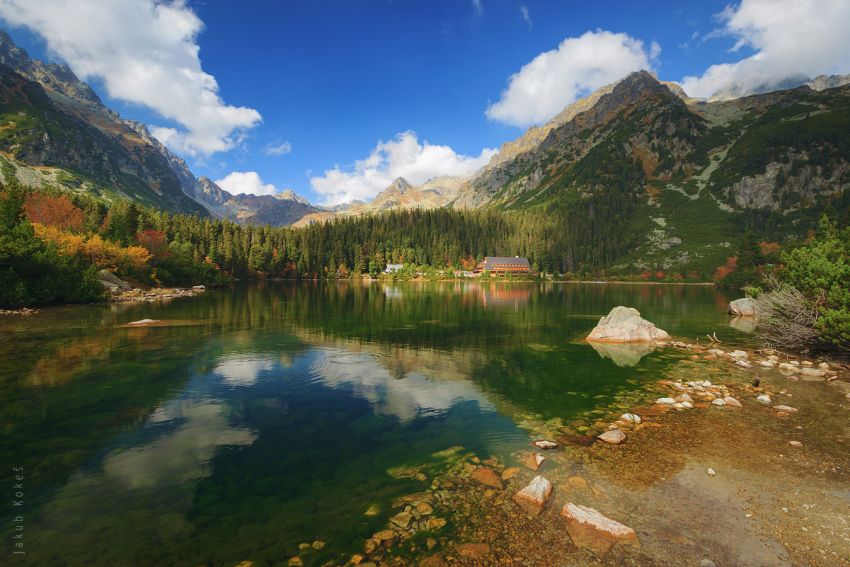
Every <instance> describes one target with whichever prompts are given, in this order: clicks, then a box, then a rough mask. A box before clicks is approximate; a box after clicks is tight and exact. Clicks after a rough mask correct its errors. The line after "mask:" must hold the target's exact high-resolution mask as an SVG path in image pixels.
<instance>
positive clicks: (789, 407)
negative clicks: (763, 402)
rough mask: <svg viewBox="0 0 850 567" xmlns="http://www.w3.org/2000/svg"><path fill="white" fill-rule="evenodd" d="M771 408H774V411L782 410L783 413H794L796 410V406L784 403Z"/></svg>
mask: <svg viewBox="0 0 850 567" xmlns="http://www.w3.org/2000/svg"><path fill="white" fill-rule="evenodd" d="M773 409H775V410H776V411H784V412H785V413H794V412H796V411H797V408H792V407H791V406H784V405H779V406H773Z"/></svg>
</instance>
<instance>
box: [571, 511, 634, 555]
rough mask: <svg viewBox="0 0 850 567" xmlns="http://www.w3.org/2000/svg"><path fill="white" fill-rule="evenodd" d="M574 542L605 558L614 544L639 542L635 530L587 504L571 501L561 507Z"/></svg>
mask: <svg viewBox="0 0 850 567" xmlns="http://www.w3.org/2000/svg"><path fill="white" fill-rule="evenodd" d="M561 516H562V517H563V518H564V519H565V520H566V521H567V533H569V534H570V538H571V539H572V540H573V543H574V544H575V545H576V546H578V547H583V548H585V549H589V550H590V551H592V552H593V553H594V554H595V555H596V556H597V557H599V558H603V557H605V555H607V554H608V551H610V549H611V547H612V546H613V545H614V544H617V543H619V544H622V545H635V544H638V539H637V534H635V531H634V530H633V529H632V528H630V527H628V526H624V525H623V524H621V523H619V522H617V521H614V520H612V519H611V518H608V517H606V516H604V515H603V514H601V513H599V512H598V511H596V510H594V509H593V508H589V507H587V506H581V505H578V504H573V503H572V502H569V503H567V504H565V505H564V507H563V509H561Z"/></svg>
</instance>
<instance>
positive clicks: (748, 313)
mask: <svg viewBox="0 0 850 567" xmlns="http://www.w3.org/2000/svg"><path fill="white" fill-rule="evenodd" d="M729 313H730V314H732V315H734V316H735V317H755V316H756V302H755V301H754V300H753V298H751V297H742V298H741V299H736V300H734V301H730V302H729Z"/></svg>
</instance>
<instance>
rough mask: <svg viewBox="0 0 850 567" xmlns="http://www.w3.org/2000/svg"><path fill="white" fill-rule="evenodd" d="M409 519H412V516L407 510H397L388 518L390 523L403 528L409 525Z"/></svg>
mask: <svg viewBox="0 0 850 567" xmlns="http://www.w3.org/2000/svg"><path fill="white" fill-rule="evenodd" d="M411 520H413V516H412V515H411V514H410V513H409V512H399V513H398V514H396V515H395V516H393V517H392V518H390V523H391V524H394V525H396V526H398V527H400V528H401V529H403V530H404V529H407V526H409V525H410V522H411Z"/></svg>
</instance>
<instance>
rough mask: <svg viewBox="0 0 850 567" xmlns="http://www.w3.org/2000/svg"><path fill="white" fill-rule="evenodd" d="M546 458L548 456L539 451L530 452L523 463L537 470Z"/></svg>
mask: <svg viewBox="0 0 850 567" xmlns="http://www.w3.org/2000/svg"><path fill="white" fill-rule="evenodd" d="M545 460H546V457H544V456H543V455H538V454H537V453H529V454H528V455H526V457H525V458H524V459H523V461H522V463H523V464H524V465H525V466H527V467H528V468H530V469H531V470H533V471H536V470H537V469H539V468H540V465H542V464H543V461H545Z"/></svg>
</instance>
